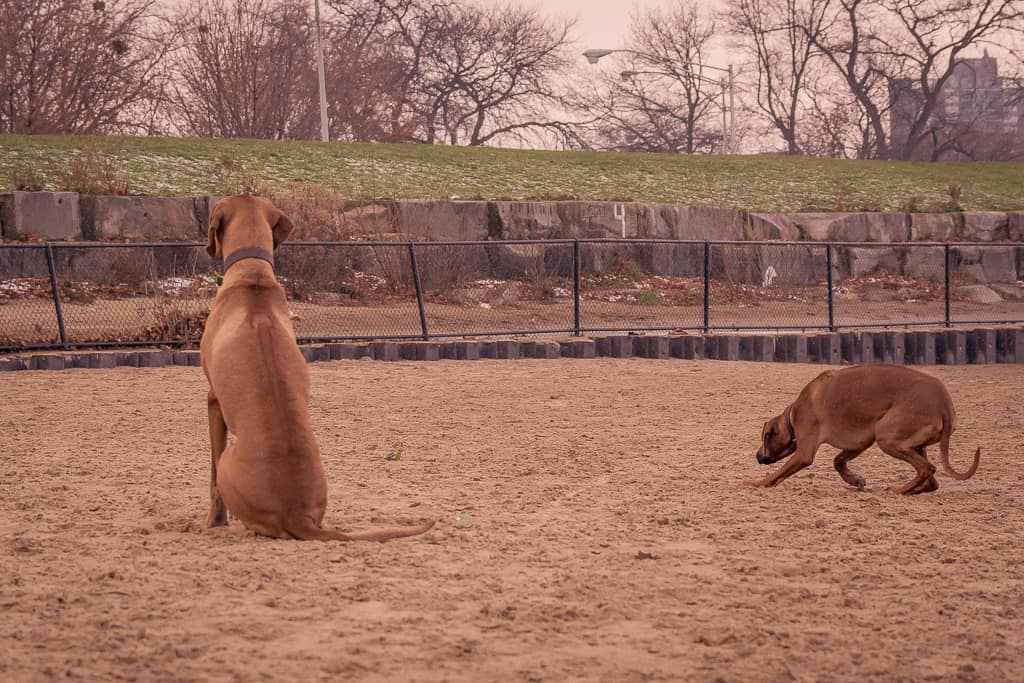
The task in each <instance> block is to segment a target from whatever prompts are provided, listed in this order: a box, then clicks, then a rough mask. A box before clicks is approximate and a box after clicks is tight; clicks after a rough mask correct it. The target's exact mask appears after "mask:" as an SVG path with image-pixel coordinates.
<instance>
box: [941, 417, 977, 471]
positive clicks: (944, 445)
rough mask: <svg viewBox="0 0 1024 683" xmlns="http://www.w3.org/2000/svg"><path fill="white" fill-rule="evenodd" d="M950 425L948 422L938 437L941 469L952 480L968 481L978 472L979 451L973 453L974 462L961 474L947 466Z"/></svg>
mask: <svg viewBox="0 0 1024 683" xmlns="http://www.w3.org/2000/svg"><path fill="white" fill-rule="evenodd" d="M952 431H953V430H952V425H950V424H949V423H948V422H947V423H946V424H945V425H944V426H943V428H942V435H941V436H940V437H939V454H940V456H941V457H942V467H943V469H945V470H946V474H948V475H949V476H951V477H953V478H954V479H961V480H962V479H970V478H971V477H973V476H974V473H975V472H977V471H978V462H979V461H980V460H981V449H980V448H979V449H978V450H976V451H974V462H973V463H972V464H971V466H970V468H969V469H968V470H967V471H966V472H964V473H963V474H961V473H960V472H957V471H956V470H954V469H953V466H952V465H950V464H949V437H950V434H951V433H952Z"/></svg>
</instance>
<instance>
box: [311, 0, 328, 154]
mask: <svg viewBox="0 0 1024 683" xmlns="http://www.w3.org/2000/svg"><path fill="white" fill-rule="evenodd" d="M313 8H314V13H315V15H316V69H317V78H318V80H319V81H320V139H321V140H323V141H324V142H327V141H329V140H330V139H331V137H330V135H329V134H328V132H327V85H326V83H325V80H326V79H325V78H324V44H323V40H321V38H320V0H313Z"/></svg>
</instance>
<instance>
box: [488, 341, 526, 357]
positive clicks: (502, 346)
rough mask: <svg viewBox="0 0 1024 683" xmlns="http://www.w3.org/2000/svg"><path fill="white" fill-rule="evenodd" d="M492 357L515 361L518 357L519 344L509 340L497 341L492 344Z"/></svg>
mask: <svg viewBox="0 0 1024 683" xmlns="http://www.w3.org/2000/svg"><path fill="white" fill-rule="evenodd" d="M494 357H495V358H502V359H505V360H515V359H517V358H519V357H520V353H519V342H517V341H512V340H510V339H499V340H498V341H496V342H494Z"/></svg>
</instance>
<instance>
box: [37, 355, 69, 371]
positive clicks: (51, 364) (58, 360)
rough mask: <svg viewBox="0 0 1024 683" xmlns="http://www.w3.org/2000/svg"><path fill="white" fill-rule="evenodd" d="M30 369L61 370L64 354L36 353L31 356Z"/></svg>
mask: <svg viewBox="0 0 1024 683" xmlns="http://www.w3.org/2000/svg"><path fill="white" fill-rule="evenodd" d="M30 367H31V369H32V370H63V369H64V356H55V355H38V356H32V360H31V366H30Z"/></svg>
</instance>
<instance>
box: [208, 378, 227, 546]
mask: <svg viewBox="0 0 1024 683" xmlns="http://www.w3.org/2000/svg"><path fill="white" fill-rule="evenodd" d="M206 406H207V412H208V413H209V417H210V512H209V514H207V515H206V526H208V527H214V526H226V525H227V523H228V511H227V508H226V507H225V506H224V499H222V498H221V497H220V491H219V490H217V465H219V464H220V456H221V454H222V453H224V448H225V447H226V446H227V443H228V425H227V423H225V422H224V415H223V413H221V410H220V403H219V402H218V401H217V399H216V397H214V395H213V392H212V391H211V392H210V394H209V396H208V397H207V400H206Z"/></svg>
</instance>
